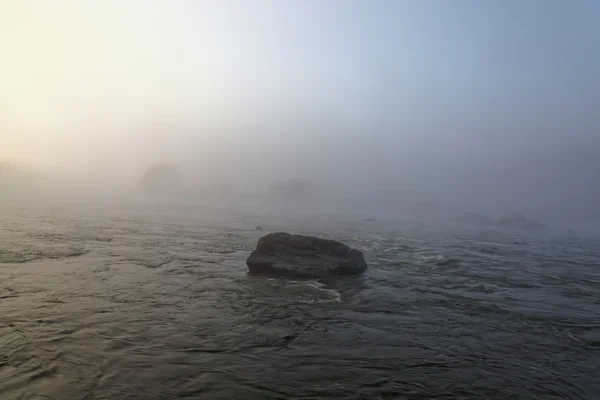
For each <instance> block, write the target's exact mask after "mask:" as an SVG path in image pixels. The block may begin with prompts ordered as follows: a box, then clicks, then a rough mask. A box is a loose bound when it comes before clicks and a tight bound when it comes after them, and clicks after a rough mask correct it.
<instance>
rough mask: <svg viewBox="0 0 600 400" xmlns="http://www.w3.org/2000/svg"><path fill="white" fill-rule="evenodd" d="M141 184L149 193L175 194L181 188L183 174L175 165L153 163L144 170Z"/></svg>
mask: <svg viewBox="0 0 600 400" xmlns="http://www.w3.org/2000/svg"><path fill="white" fill-rule="evenodd" d="M141 186H142V189H143V190H144V192H146V193H147V194H152V195H169V194H173V193H176V192H179V191H180V190H181V186H182V184H181V174H180V172H179V169H177V167H175V166H174V165H170V164H153V165H151V166H150V167H148V169H147V170H146V171H145V172H144V175H143V176H142V179H141Z"/></svg>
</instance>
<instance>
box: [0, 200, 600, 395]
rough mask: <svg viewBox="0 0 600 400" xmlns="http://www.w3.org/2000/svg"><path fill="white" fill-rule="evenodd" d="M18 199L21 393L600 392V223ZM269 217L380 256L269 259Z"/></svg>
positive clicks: (1, 250)
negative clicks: (433, 220)
mask: <svg viewBox="0 0 600 400" xmlns="http://www.w3.org/2000/svg"><path fill="white" fill-rule="evenodd" d="M32 210H35V212H33V211H32ZM0 214H1V219H0V224H1V225H0V398H1V399H82V400H83V399H111V400H112V399H177V398H188V399H194V398H198V399H478V400H481V399H599V398H600V265H599V261H600V246H599V242H598V241H597V240H595V239H593V238H586V237H582V236H573V235H571V236H567V235H545V236H525V235H522V234H515V233H508V232H498V231H477V230H470V231H468V230H465V229H463V228H459V227H446V228H435V229H434V228H433V227H430V226H426V225H415V224H413V225H411V224H400V223H393V222H391V221H385V223H379V222H360V219H358V220H357V219H355V220H352V219H347V220H346V221H344V220H343V219H340V218H337V219H334V218H330V219H327V218H323V217H318V218H317V217H315V218H312V219H311V218H299V219H293V218H287V219H285V218H275V217H270V218H266V217H264V216H263V217H259V216H252V215H244V214H239V213H235V212H221V213H220V214H218V215H217V214H215V213H214V212H207V211H202V210H194V209H191V208H188V209H184V208H179V209H161V210H151V211H149V210H148V209H134V208H130V209H125V208H121V207H115V209H114V210H110V211H109V210H97V209H93V208H89V209H84V208H81V207H80V208H76V207H56V208H53V209H45V210H44V211H42V210H40V209H31V208H30V209H27V208H26V207H21V208H14V207H13V208H11V209H8V208H3V209H2V211H1V212H0ZM256 225H262V226H264V227H265V228H266V230H268V231H273V230H286V231H293V232H298V233H308V234H319V235H320V236H325V237H330V238H335V239H338V240H341V241H343V242H346V243H347V244H349V245H351V246H353V247H356V248H359V249H361V250H363V251H364V253H365V256H366V258H367V260H368V263H369V267H370V269H369V271H368V272H367V273H366V274H365V275H364V276H362V277H355V278H344V279H340V280H336V281H293V280H285V279H277V278H272V277H265V276H249V275H248V274H247V268H246V265H245V259H246V257H247V256H248V254H249V252H250V251H251V250H252V249H253V247H254V246H255V244H256V241H257V239H258V238H259V237H260V236H261V234H262V232H257V231H256V230H255V229H254V228H255V227H256Z"/></svg>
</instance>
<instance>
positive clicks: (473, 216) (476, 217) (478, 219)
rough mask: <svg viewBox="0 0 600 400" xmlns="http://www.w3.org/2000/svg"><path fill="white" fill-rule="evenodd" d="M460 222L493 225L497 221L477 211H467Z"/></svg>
mask: <svg viewBox="0 0 600 400" xmlns="http://www.w3.org/2000/svg"><path fill="white" fill-rule="evenodd" d="M460 222H463V223H465V224H469V225H477V226H492V225H494V224H495V223H496V222H495V221H494V220H493V218H491V217H488V216H487V215H483V214H479V213H476V212H466V213H464V215H463V216H462V218H461V219H460Z"/></svg>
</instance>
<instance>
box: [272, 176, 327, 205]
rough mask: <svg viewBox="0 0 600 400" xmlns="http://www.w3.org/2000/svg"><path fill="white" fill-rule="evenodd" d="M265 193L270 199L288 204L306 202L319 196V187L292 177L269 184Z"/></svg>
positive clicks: (312, 200)
mask: <svg viewBox="0 0 600 400" xmlns="http://www.w3.org/2000/svg"><path fill="white" fill-rule="evenodd" d="M267 194H268V195H269V197H270V198H271V199H274V200H277V201H281V202H284V203H288V204H308V203H311V202H314V201H316V200H317V199H318V198H319V194H320V188H319V186H318V185H317V184H315V183H313V182H310V181H307V180H305V179H300V178H294V179H289V180H287V181H284V182H278V183H275V184H273V185H271V186H270V187H269V189H268V191H267Z"/></svg>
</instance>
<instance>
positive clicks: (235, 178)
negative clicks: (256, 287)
mask: <svg viewBox="0 0 600 400" xmlns="http://www.w3.org/2000/svg"><path fill="white" fill-rule="evenodd" d="M0 49H2V63H0V109H1V110H2V113H1V114H0V162H4V164H2V168H1V169H0V184H2V185H3V189H2V192H1V193H0V196H3V197H5V198H6V197H9V196H10V197H13V198H16V197H19V198H20V197H27V196H32V195H31V193H32V192H31V190H32V189H31V188H32V187H34V186H35V187H37V188H38V189H39V188H43V191H45V193H52V194H53V196H54V197H56V196H57V195H61V196H63V197H66V198H72V199H74V198H81V199H99V198H104V199H106V198H111V197H118V196H122V197H127V196H138V195H140V185H141V183H140V182H141V179H142V176H143V174H144V173H145V171H147V169H148V168H149V167H150V166H152V165H154V164H167V165H171V166H174V167H175V168H176V169H177V170H178V171H179V173H180V175H181V185H180V186H181V187H180V190H179V191H178V193H177V194H176V195H175V194H173V193H171V194H172V195H173V196H172V197H173V198H178V199H181V198H183V199H185V200H186V201H188V202H195V201H198V202H206V201H208V200H211V201H216V202H222V201H223V198H227V199H228V200H229V201H230V202H231V203H236V204H253V205H262V206H264V204H265V201H264V200H265V199H268V200H269V201H272V202H273V203H270V202H269V203H267V204H270V205H271V204H276V203H278V204H280V203H287V204H288V205H290V204H291V205H293V206H294V207H301V206H304V207H305V208H307V209H311V210H340V209H348V210H351V211H352V212H356V213H358V214H363V215H367V216H368V215H375V214H377V215H393V214H414V215H422V216H429V217H433V218H451V217H452V216H460V215H461V214H462V213H463V212H465V211H476V212H481V213H484V214H489V215H492V216H494V217H500V216H502V215H505V214H508V213H512V212H523V213H526V214H528V215H536V216H537V217H536V218H538V217H539V218H541V219H542V220H544V221H545V222H547V223H549V224H550V225H555V226H559V227H574V228H580V227H581V228H582V229H583V228H585V229H596V230H597V229H598V228H599V227H600V206H599V204H600V201H599V200H600V182H599V180H598V177H599V176H600V157H598V154H600V113H599V112H598V110H599V109H600V80H599V79H598V77H597V71H600V4H598V2H595V1H593V0H581V1H577V2H565V1H559V0H532V1H527V2H520V1H512V0H507V1H502V2H494V3H491V2H480V1H476V0H473V1H469V0H462V1H457V2H440V1H438V2H436V1H421V0H414V1H383V0H380V1H342V0H332V1H328V2H322V1H317V0H312V1H286V2H282V1H275V0H270V1H266V0H265V1H258V0H257V1H254V2H245V1H226V2H219V1H188V0H180V1H171V0H163V1H160V0H156V1H141V0H138V1H117V0H107V1H102V2H98V1H91V0H90V1H84V0H80V1H75V0H73V1H69V0H53V1H50V0H49V1H24V0H8V1H7V0H5V1H2V2H1V3H0ZM289 180H296V181H292V182H296V183H297V182H300V181H301V182H305V183H307V184H308V185H309V187H310V189H307V191H308V192H311V193H312V194H311V195H307V196H308V197H310V198H309V199H304V200H302V199H300V200H298V198H299V197H302V196H299V195H287V197H286V196H285V195H284V196H283V198H280V199H279V200H277V199H275V198H276V197H277V195H276V194H274V193H277V190H275V192H274V191H273V190H274V189H273V188H274V187H277V185H284V186H285V184H286V182H288V183H289ZM40 190H41V189H40ZM284 191H285V190H284ZM291 192H293V190H292V191H291ZM161 195H162V196H164V195H165V193H162V194H161ZM147 196H148V195H147V194H146V197H147ZM36 198H37V199H38V200H39V199H44V197H43V196H42V197H40V196H36ZM290 198H295V199H296V200H297V201H290Z"/></svg>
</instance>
